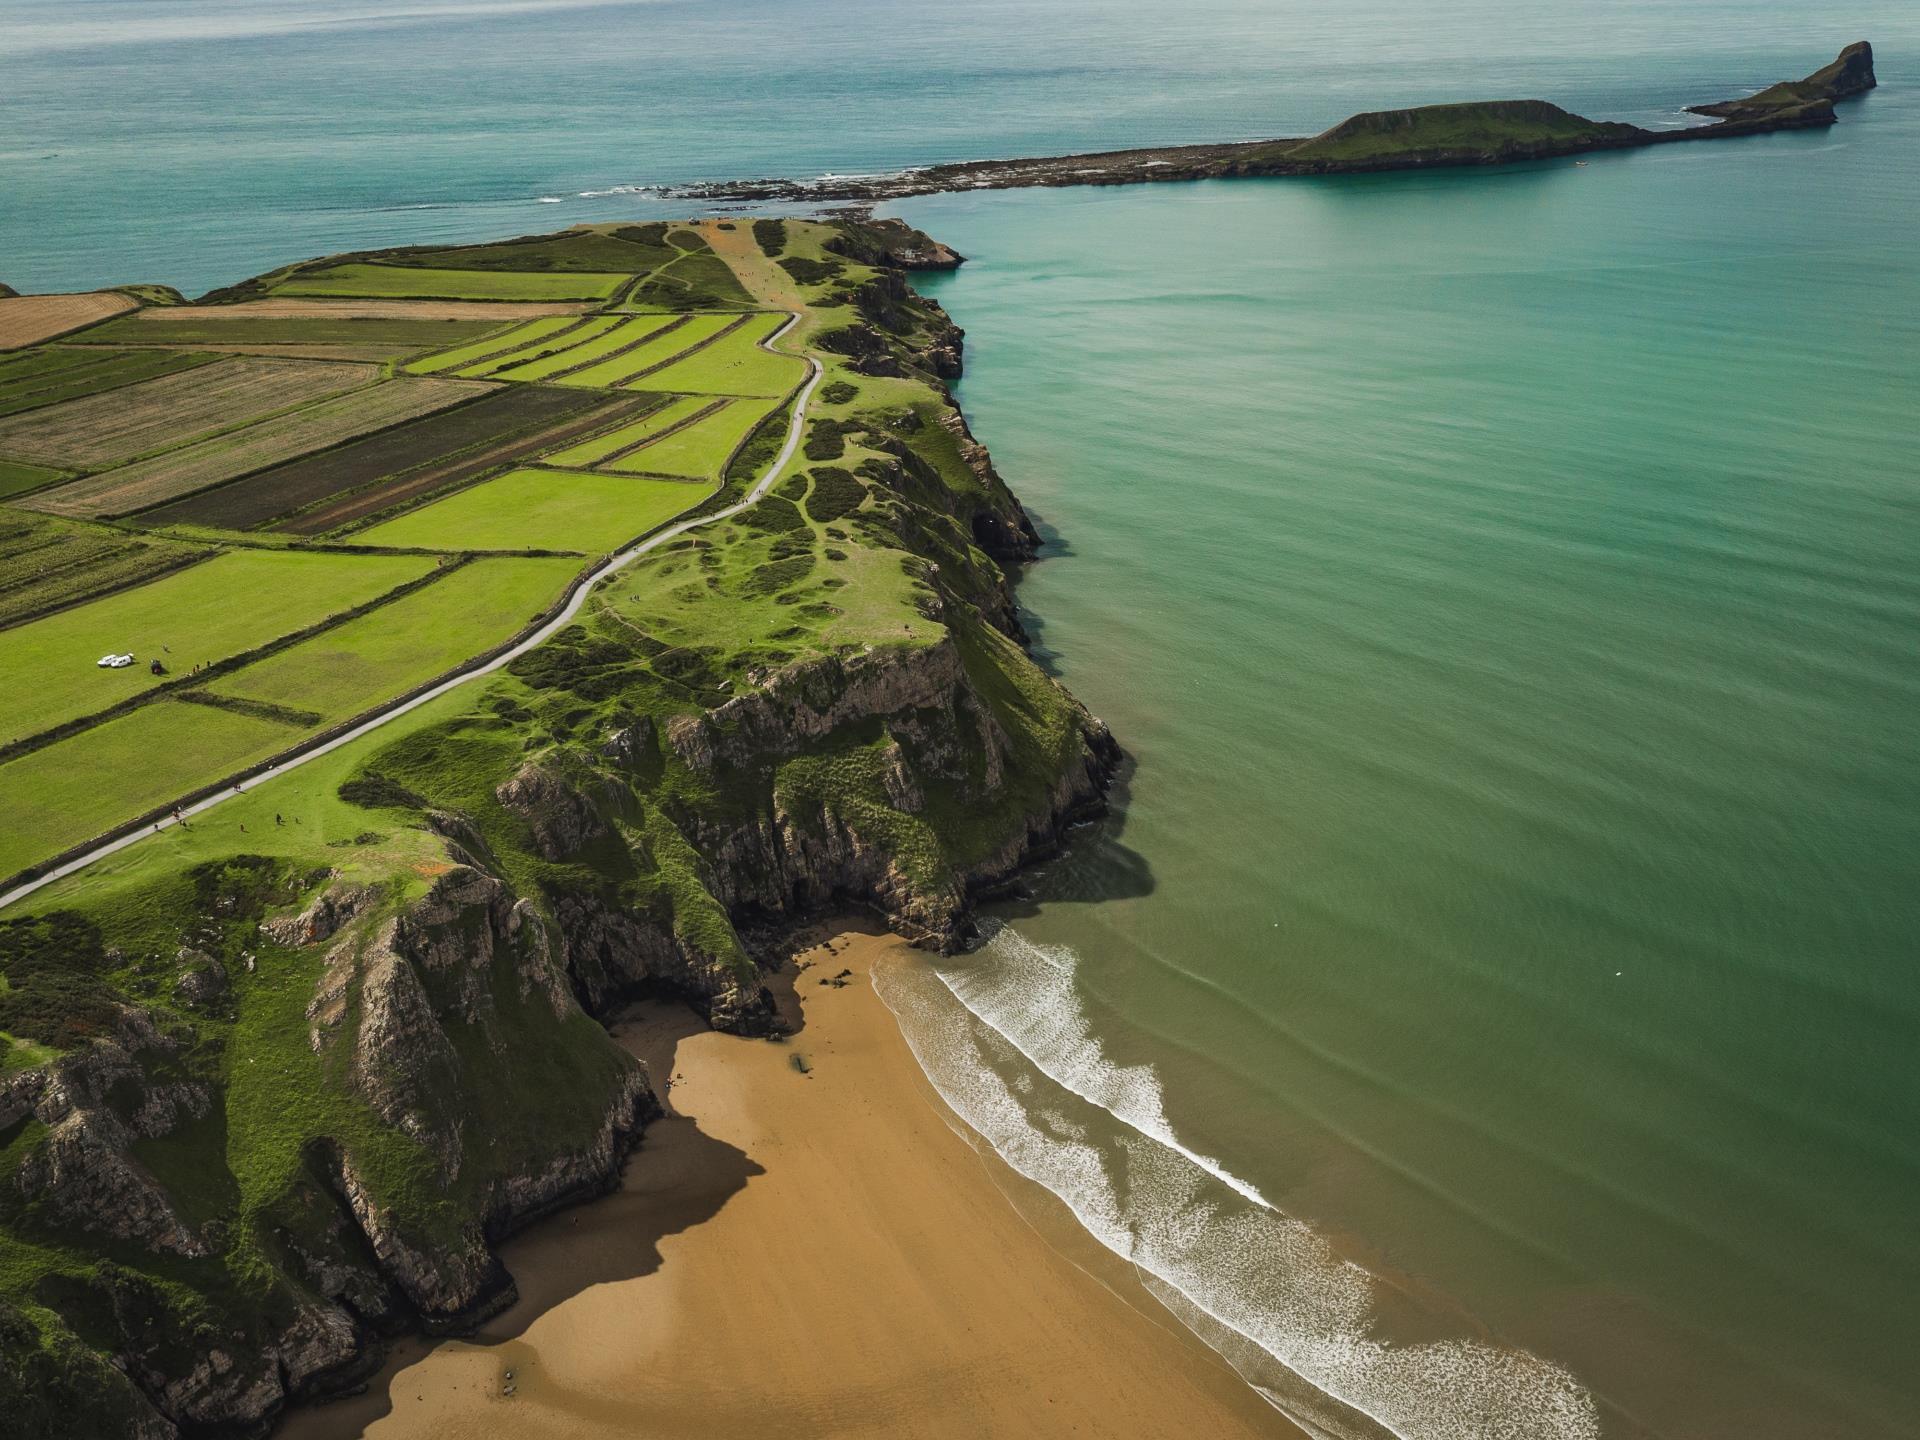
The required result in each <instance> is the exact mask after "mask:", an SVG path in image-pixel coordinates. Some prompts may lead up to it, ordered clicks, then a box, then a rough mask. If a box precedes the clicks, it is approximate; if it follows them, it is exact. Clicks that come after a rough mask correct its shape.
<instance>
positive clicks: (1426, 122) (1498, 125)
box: [1262, 100, 1633, 162]
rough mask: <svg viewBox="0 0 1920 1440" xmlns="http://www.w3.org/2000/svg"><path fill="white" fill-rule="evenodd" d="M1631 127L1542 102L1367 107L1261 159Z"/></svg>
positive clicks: (1552, 137) (1344, 156)
mask: <svg viewBox="0 0 1920 1440" xmlns="http://www.w3.org/2000/svg"><path fill="white" fill-rule="evenodd" d="M1632 131H1633V127H1632V126H1630V125H1615V124H1611V123H1607V122H1602V121H1594V120H1588V119H1585V118H1584V117H1582V116H1579V115H1575V114H1572V113H1570V112H1569V111H1566V110H1562V109H1561V108H1560V107H1559V106H1557V105H1550V104H1548V103H1547V102H1546V101H1544V100H1492V101H1477V102H1472V103H1468V104H1462V105H1423V106H1420V107H1418V108H1416V109H1412V110H1376V111H1370V112H1368V113H1366V114H1363V115H1355V116H1353V117H1352V118H1351V119H1348V120H1343V121H1341V122H1340V123H1339V124H1338V125H1336V126H1334V127H1333V128H1332V129H1331V130H1328V131H1326V132H1325V133H1323V134H1320V135H1317V136H1315V137H1314V138H1313V139H1311V140H1308V141H1305V142H1304V143H1302V144H1299V145H1294V146H1288V147H1278V148H1276V149H1275V151H1274V152H1273V155H1272V156H1271V157H1267V156H1265V155H1264V154H1263V156H1262V158H1285V159H1288V160H1300V161H1315V160H1330V161H1348V162H1351V161H1369V160H1383V159H1391V158H1393V157H1396V156H1402V155H1417V154H1426V153H1430V152H1439V153H1450V154H1451V153H1463V154H1481V153H1496V152H1499V151H1502V150H1506V149H1511V148H1515V147H1522V146H1541V145H1562V144H1571V143H1577V142H1583V141H1589V140H1604V139H1607V138H1609V137H1614V136H1621V135H1626V134H1630V133H1632Z"/></svg>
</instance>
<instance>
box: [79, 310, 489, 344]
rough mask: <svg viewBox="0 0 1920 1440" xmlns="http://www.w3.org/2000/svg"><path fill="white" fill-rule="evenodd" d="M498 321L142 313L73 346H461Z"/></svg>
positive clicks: (96, 330)
mask: <svg viewBox="0 0 1920 1440" xmlns="http://www.w3.org/2000/svg"><path fill="white" fill-rule="evenodd" d="M503 323H504V322H502V321H499V320H433V319H420V320H403V319H394V318H388V317H375V316H354V315H337V316H336V315H315V316H310V317H309V316H300V317H294V316H279V317H269V316H264V315H247V314H244V313H242V314H234V315H209V314H207V313H206V312H205V311H204V310H199V309H197V308H196V310H195V312H194V313H193V314H190V315H185V316H176V315H170V314H168V313H167V311H165V310H138V311H135V312H134V313H133V314H131V315H125V316H122V317H121V318H120V319H118V320H109V321H108V322H107V323H106V324H104V325H96V326H95V327H94V328H93V329H91V330H84V331H82V332H81V333H80V334H78V335H75V336H74V337H72V339H71V340H70V341H69V342H66V343H69V344H72V345H76V346H78V345H184V346H193V345H404V346H408V347H410V348H412V349H416V350H424V349H426V348H427V347H429V346H442V345H459V344H462V343H464V342H466V341H470V340H479V339H481V338H482V337H484V336H487V335H490V334H494V333H496V332H497V331H499V330H500V328H501V326H502V324H503Z"/></svg>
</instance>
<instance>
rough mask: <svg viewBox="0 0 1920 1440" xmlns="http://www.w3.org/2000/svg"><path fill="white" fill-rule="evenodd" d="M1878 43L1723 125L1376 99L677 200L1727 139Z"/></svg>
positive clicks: (1854, 86) (1842, 80) (1390, 164)
mask: <svg viewBox="0 0 1920 1440" xmlns="http://www.w3.org/2000/svg"><path fill="white" fill-rule="evenodd" d="M1877 83H1878V82H1877V81H1876V80H1875V78H1874V73H1873V47H1872V46H1871V45H1870V44H1868V43H1867V42H1866V41H1864V40H1862V41H1859V42H1856V43H1855V44H1852V45H1849V46H1847V47H1846V49H1844V50H1842V51H1841V52H1840V54H1839V56H1838V57H1837V58H1836V59H1835V60H1834V61H1833V62H1832V63H1831V64H1829V65H1826V66H1824V67H1822V68H1821V69H1819V70H1816V71H1815V72H1814V73H1813V74H1811V75H1809V76H1807V77H1806V79H1804V80H1790V81H1782V82H1781V83H1780V84H1777V85H1773V86H1771V87H1769V88H1767V89H1765V90H1762V91H1760V92H1759V93H1758V94H1755V95H1749V96H1747V97H1746V98H1744V99H1739V100H1726V101H1721V102H1718V103H1715V104H1708V105H1690V106H1688V107H1687V108H1688V110H1689V111H1690V112H1691V113H1693V114H1696V115H1706V116H1711V117H1713V118H1714V119H1716V120H1718V121H1719V123H1718V124H1716V125H1696V126H1689V127H1688V128H1686V129H1683V130H1645V129H1642V128H1641V127H1640V126H1638V125H1626V124H1621V123H1617V122H1613V121H1605V120H1589V119H1587V118H1586V117H1585V116H1583V115H1575V114H1573V113H1572V112H1571V111H1568V110H1563V109H1561V108H1560V107H1559V106H1558V105H1553V104H1549V103H1548V102H1547V101H1545V100H1481V101H1470V102H1467V103H1464V104H1453V105H1421V106H1416V107H1415V108H1413V109H1409V110H1373V111H1368V112H1366V113H1364V114H1360V115H1355V116H1353V117H1351V118H1350V119H1347V120H1343V121H1341V122H1340V123H1339V124H1338V125H1335V126H1334V127H1333V128H1332V129H1331V130H1327V131H1324V132H1322V133H1321V134H1319V135H1313V136H1307V137H1303V138H1295V139H1280V140H1251V141H1238V142H1234V143H1230V144H1219V145H1171V146H1164V147H1159V148H1150V149H1142V150H1109V151H1103V152H1100V153H1097V154H1088V155H1055V156H1043V157H1039V158H1034V159H1024V160H969V161H965V162H962V163H958V164H952V165H929V166H924V167H921V168H918V169H912V170H901V171H897V172H895V173H892V174H885V175H859V176H825V177H822V178H820V179H817V180H736V181H721V182H716V183H711V184H697V185H680V186H671V187H668V188H667V189H666V190H665V192H664V193H665V194H667V195H668V196H670V197H672V198H675V199H688V200H702V201H733V202H748V203H767V202H773V201H780V202H794V201H802V202H820V201H851V202H856V203H866V204H873V203H877V202H880V201H885V200H902V199H906V198H908V197H910V196H914V195H932V194H938V193H940V192H943V191H950V190H1008V189H1022V188H1028V187H1034V186H1062V185H1137V184H1145V183H1150V182H1158V181H1169V180H1214V179H1226V178H1233V177H1252V176H1261V177H1275V176H1299V175H1347V174H1360V173H1367V172H1372V171H1381V170H1420V169H1437V168H1444V167H1450V166H1463V165H1505V164H1512V163H1515V162H1518V161H1526V160H1549V159H1557V158H1560V157H1563V156H1569V155H1584V154H1589V153H1592V152H1593V151H1596V150H1632V149H1638V148H1641V147H1643V146H1648V145H1665V144H1672V143H1674V142H1677V141H1682V140H1721V139H1730V138H1732V137H1734V136H1740V135H1761V134H1767V133H1769V132H1772V131H1776V130H1805V129H1814V128H1818V127H1821V126H1825V125H1832V124H1834V123H1835V122H1836V121H1837V119H1838V118H1839V117H1838V116H1836V115H1835V113H1834V109H1833V107H1834V103H1835V102H1836V101H1839V100H1845V99H1847V98H1849V97H1851V96H1855V95H1860V94H1863V93H1864V92H1866V91H1868V90H1871V89H1873V88H1874V86H1875V85H1876V84H1877Z"/></svg>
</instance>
